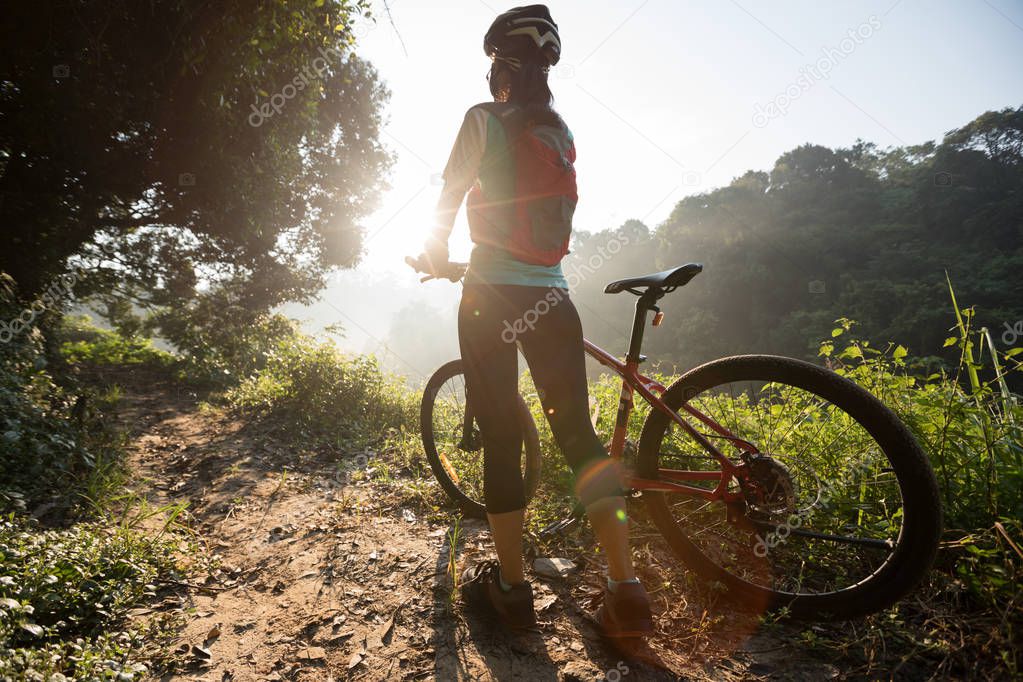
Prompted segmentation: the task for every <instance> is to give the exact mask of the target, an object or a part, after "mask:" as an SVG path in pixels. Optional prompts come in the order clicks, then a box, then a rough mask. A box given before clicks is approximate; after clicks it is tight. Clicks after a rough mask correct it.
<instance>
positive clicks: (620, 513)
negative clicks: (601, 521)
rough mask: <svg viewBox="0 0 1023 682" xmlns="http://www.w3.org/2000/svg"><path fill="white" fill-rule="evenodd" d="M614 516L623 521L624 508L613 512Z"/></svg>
mask: <svg viewBox="0 0 1023 682" xmlns="http://www.w3.org/2000/svg"><path fill="white" fill-rule="evenodd" d="M615 516H617V517H618V520H619V521H621V522H622V523H625V510H624V509H619V510H618V511H617V512H615Z"/></svg>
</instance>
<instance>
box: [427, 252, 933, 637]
mask: <svg viewBox="0 0 1023 682" xmlns="http://www.w3.org/2000/svg"><path fill="white" fill-rule="evenodd" d="M407 260H409V262H410V264H411V265H413V266H414V267H417V266H418V263H417V262H416V261H414V260H411V259H407ZM702 269H703V268H702V266H701V265H700V264H696V263H689V264H686V265H682V266H679V267H675V268H672V269H669V270H665V271H663V272H658V273H653V274H648V275H643V276H640V277H632V278H628V279H622V280H618V281H615V282H612V283H610V284H608V285H607V287H606V288H605V289H604V291H605V293H607V294H620V293H630V294H633V295H635V296H636V297H637V300H636V306H635V316H634V318H633V321H632V335H631V338H630V341H629V348H628V352H627V354H626V355H625V359H624V361H623V360H619V359H618V358H616V357H615V356H613V355H611V354H610V353H608V352H607V351H604V350H603V349H601V348H599V347H597V346H596V345H594V344H593V343H590V342H589V341H584V345H585V350H586V353H587V354H588V355H589V356H590V357H592V358H593V359H594V360H596V361H597V362H599V363H600V364H601V365H603V366H604V367H606V368H607V369H608V370H610V371H612V372H614V373H615V374H617V375H619V376H620V377H621V378H622V387H621V393H620V397H619V402H618V410H617V414H616V416H615V422H614V429H613V435H612V437H611V441H610V447H609V451H610V455H611V456H612V457H614V458H615V459H617V460H623V456H624V455H625V454H626V453H627V451H629V450H630V449H634V450H635V453H634V456H631V457H628V458H625V461H623V465H624V469H625V471H626V472H627V473H626V490H627V491H628V495H629V496H630V497H638V498H641V499H642V501H643V502H644V503H645V506H646V509H647V511H648V514H649V517H650V519H651V520H652V522H653V524H654V525H655V526H656V528H657V530H658V531H659V532H660V534H661V535H662V536H663V537H664V539H665V541H666V542H667V544H668V545H669V546H670V547H671V549H672V550H673V551H674V553H675V554H676V555H677V556H678V557H679V558H680V559H681V560H682V561H683V562H684V563H685V564H686V565H687V566H688V567H689V568H690V569H691V570H692V571H693V572H694V573H695V574H696V575H697V576H698V577H700V578H701V579H703V580H705V581H709V582H712V583H717V584H718V585H720V586H722V587H723V588H725V590H726V591H727V592H728V594H729V595H731V596H733V597H735V598H736V599H737V600H738V601H739V602H740V603H741V604H743V605H745V606H746V607H748V608H751V609H756V610H759V611H760V612H763V611H768V610H777V609H781V608H786V609H788V613H789V615H790V616H792V617H795V618H801V619H813V620H824V619H836V618H853V617H858V616H862V615H866V614H868V613H872V612H875V611H878V610H880V609H883V608H885V607H887V606H890V605H892V604H894V603H895V602H896V601H898V600H899V599H901V598H902V597H903V596H905V595H906V594H907V593H908V592H909V591H910V590H912V589H913V587H914V586H915V585H917V584H918V583H919V582H920V581H921V580H922V579H923V577H924V575H925V574H926V573H927V571H928V569H929V568H930V566H931V563H932V562H933V560H934V557H935V554H936V552H937V547H938V542H939V537H940V534H941V503H940V501H939V495H938V485H937V480H936V478H935V476H934V472H933V470H932V468H931V466H930V463H929V462H928V459H927V456H926V455H925V454H924V452H923V450H922V449H921V448H920V446H919V444H918V443H917V442H916V440H915V438H914V437H913V435H912V434H911V433H910V431H909V429H908V428H907V427H906V426H905V424H903V423H902V422H901V421H900V420H899V419H898V417H896V415H895V414H894V413H893V412H892V411H891V410H890V409H888V408H887V407H886V406H885V405H883V404H882V403H881V402H880V401H879V400H878V399H877V398H875V397H874V396H873V395H872V394H870V393H869V392H868V391H866V390H865V389H863V388H862V387H860V386H859V385H857V384H855V383H853V382H852V381H850V380H849V379H847V378H845V377H843V376H840V375H839V374H836V373H835V372H833V371H830V370H828V369H825V368H823V367H819V366H817V365H814V364H811V363H808V362H804V361H802V360H796V359H792V358H785V357H778V356H772V355H740V356H734V357H726V358H722V359H720V360H714V361H712V362H708V363H706V364H703V365H700V366H698V367H695V368H693V369H691V370H688V371H686V372H684V373H683V374H682V375H681V376H680V377H679V378H678V379H676V380H675V381H674V382H673V383H671V385H670V386H664V385H663V384H661V383H660V382H658V381H657V380H655V379H652V378H650V377H647V376H645V375H643V374H641V373H640V371H639V367H640V365H641V363H643V362H644V361H645V360H646V357H645V356H644V355H642V354H641V353H640V350H641V346H642V343H643V334H644V330H645V327H646V325H647V320H648V319H649V316H650V314H651V313H653V314H654V316H653V320H652V323H653V325H654V326H657V325H659V324H660V323H661V320H662V319H663V313H662V312H661V311H660V309H659V308H658V306H657V302H658V301H659V300H660V299H661V298H662V297H664V296H665V295H667V294H669V293H671V292H673V291H675V290H676V289H678V288H680V287H682V286H684V285H685V284H687V283H688V282H689V281H690V280H691V279H692V278H693V277H695V276H696V275H698V274H699V273H700V272H701V271H702ZM464 272H465V266H464V264H451V269H450V271H447V272H446V273H442V274H441V275H440V276H442V277H445V278H447V279H450V280H451V281H458V280H460V279H461V277H462V275H463V274H464ZM433 277H435V276H434V275H431V276H428V277H425V278H423V281H426V280H427V279H431V278H433ZM464 376H465V375H464V370H463V367H462V364H461V361H460V360H454V361H452V362H449V363H447V364H445V365H444V366H442V367H441V368H440V369H438V370H437V372H436V373H435V374H434V375H433V376H432V377H431V378H430V380H429V381H428V382H427V384H426V388H425V391H424V394H423V402H422V408H421V427H422V438H423V447H424V449H425V451H426V456H427V459H428V460H429V462H430V467H431V468H432V469H433V472H434V474H435V475H436V477H437V480H438V481H439V483H440V485H441V486H442V487H443V489H444V490H445V492H446V493H447V494H448V495H449V496H450V497H451V499H452V500H453V501H454V502H455V503H456V504H457V505H458V506H459V507H460V508H461V509H462V511H463V513H465V514H467V515H471V516H483V514H484V508H483V503H482V502H483V450H482V441H481V439H480V432H479V427H478V424H476V422H475V420H474V418H473V410H472V395H471V393H470V392H468V391H467V390H466V388H467V387H466V384H465V378H464ZM637 395H638V396H639V397H640V398H641V399H642V400H644V401H646V402H647V403H648V404H649V405H650V411H649V412H648V414H647V416H646V419H645V421H644V423H643V426H642V430H641V434H640V437H639V443H638V446H636V447H634V448H630V447H629V446H630V445H631V444H630V443H628V442H627V433H628V426H629V419H630V416H631V415H632V412H633V409H634V407H635V398H636V396H637ZM515 418H517V419H519V420H520V421H521V422H522V425H523V427H524V428H523V431H524V434H525V440H524V448H523V459H522V467H523V477H524V480H525V482H526V490H527V494H528V495H529V496H532V495H533V493H534V492H535V490H536V487H537V483H538V481H539V479H540V468H541V458H540V442H539V436H538V435H537V434H538V432H537V428H536V424H535V423H534V421H533V418H532V416H531V414H530V411H529V409H528V408H527V407H526V404H525V401H524V400H523V399H522V398H521V396H520V400H519V409H518V414H516V415H515Z"/></svg>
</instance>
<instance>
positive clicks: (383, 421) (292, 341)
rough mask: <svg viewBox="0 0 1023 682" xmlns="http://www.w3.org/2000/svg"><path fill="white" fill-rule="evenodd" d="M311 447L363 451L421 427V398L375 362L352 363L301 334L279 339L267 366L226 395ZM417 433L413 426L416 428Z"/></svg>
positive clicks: (360, 359)
mask: <svg viewBox="0 0 1023 682" xmlns="http://www.w3.org/2000/svg"><path fill="white" fill-rule="evenodd" d="M227 399H228V401H229V402H230V403H231V404H233V405H234V406H235V407H237V408H241V409H246V410H253V411H255V412H256V413H258V414H260V415H262V416H265V417H268V418H271V419H273V420H274V421H275V422H276V423H278V424H281V425H282V428H284V429H286V430H287V431H288V432H289V433H293V434H294V435H295V436H297V437H300V438H302V439H303V440H304V441H305V442H307V443H315V442H320V443H326V444H330V445H334V446H340V447H348V446H362V445H366V444H369V443H370V442H373V441H376V440H379V438H380V437H381V436H382V435H383V434H384V433H385V432H386V431H387V430H388V429H399V428H401V427H403V426H412V425H414V424H416V421H415V413H416V405H417V397H416V396H413V395H412V394H411V393H410V391H409V390H408V388H407V387H406V386H405V385H404V384H403V383H402V382H401V381H400V380H399V379H398V378H396V377H391V376H389V375H387V374H385V373H383V372H382V371H381V369H380V367H379V365H378V364H377V361H376V359H374V358H373V357H372V356H354V357H348V356H345V355H343V354H341V353H340V352H339V351H338V350H337V348H336V347H335V346H334V344H333V343H330V342H321V341H317V340H315V339H313V338H311V337H309V336H305V335H302V334H298V333H293V334H291V335H287V336H284V337H282V338H279V339H278V341H277V343H276V345H275V346H274V347H273V348H272V349H270V350H269V351H268V352H267V354H266V364H265V366H264V367H263V368H262V369H261V370H259V371H258V372H255V373H254V374H253V375H251V376H249V377H247V378H245V379H244V380H242V382H241V383H240V384H239V385H238V386H237V387H236V388H234V389H231V390H230V391H228V393H227ZM413 428H414V426H413Z"/></svg>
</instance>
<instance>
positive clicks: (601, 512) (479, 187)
mask: <svg viewBox="0 0 1023 682" xmlns="http://www.w3.org/2000/svg"><path fill="white" fill-rule="evenodd" d="M484 50H485V52H486V54H487V56H489V57H490V58H491V60H492V63H491V68H490V72H489V74H488V81H489V83H490V93H491V95H493V99H494V102H491V103H486V104H479V105H476V106H473V107H471V108H470V109H469V111H468V112H467V113H466V115H465V119H464V121H463V123H462V127H461V129H460V130H459V132H458V137H457V139H456V140H455V144H454V148H453V150H452V152H451V155H450V158H449V160H448V163H447V166H446V167H445V170H444V174H443V178H444V189H443V191H442V193H441V197H440V200H439V202H438V205H437V211H436V224H435V228H434V229H433V231H432V232H431V234H430V237H429V238H428V239H427V242H426V246H425V252H424V254H423V256H421V257H420V262H421V263H422V264H423V265H424V266H425V267H426V268H427V269H428V270H430V271H431V272H433V273H435V274H438V275H443V274H444V273H445V272H447V271H449V268H448V267H447V266H448V248H447V242H448V236H449V235H450V233H451V229H452V227H453V225H454V221H455V214H456V213H457V211H458V208H459V206H460V205H461V203H462V200H463V198H465V196H466V193H467V192H469V199H468V202H467V213H468V218H469V225H470V232H471V237H472V240H473V242H474V247H473V251H472V255H471V257H470V262H469V267H468V270H467V272H466V274H465V280H464V289H463V294H462V300H461V304H460V306H459V311H458V337H459V345H460V348H461V353H462V360H463V362H464V366H465V374H466V386H467V391H468V395H469V396H470V400H471V402H472V406H473V412H474V414H475V416H476V418H477V420H478V422H479V426H480V432H481V435H482V439H483V456H484V485H483V490H484V501H485V504H486V509H487V518H488V520H489V522H490V528H491V533H492V535H493V538H494V545H495V549H496V551H497V556H498V561H496V562H495V561H483V562H480V563H478V564H476V565H475V566H472V567H470V568H469V569H467V570H466V572H465V573H464V575H463V577H462V599H463V601H464V602H465V603H466V605H467V606H469V607H470V608H477V609H481V610H485V611H489V612H491V613H496V614H497V615H498V616H499V618H500V620H501V621H502V622H503V623H504V624H505V625H507V626H509V627H512V628H528V627H531V626H533V625H535V623H536V615H535V613H534V611H533V593H532V588H531V586H530V584H529V583H528V582H526V579H525V576H524V574H523V565H522V525H523V516H524V507H525V502H526V500H525V494H524V489H523V481H522V475H521V471H520V458H521V452H522V441H523V434H522V430H521V425H520V424H519V422H518V420H517V419H515V418H514V417H513V416H514V415H515V414H516V400H517V397H516V396H517V391H518V352H517V348H518V347H519V346H521V349H522V353H523V355H524V356H525V358H526V362H527V363H528V365H529V369H530V371H531V373H532V377H533V381H534V382H535V384H536V388H537V391H538V394H539V395H540V399H541V404H542V405H543V409H544V413H545V414H546V415H547V419H548V421H549V422H550V426H551V430H552V431H553V433H554V437H555V439H556V441H557V443H558V445H559V447H560V448H561V450H562V452H563V453H564V455H565V457H566V459H567V461H568V463H569V465H570V466H571V468H572V471H573V473H574V477H575V491H576V494H577V495H578V497H579V498H580V501H581V502H582V504H583V505H584V507H585V509H586V514H587V516H588V518H589V520H590V523H591V525H592V527H593V529H594V532H595V534H596V536H597V539H598V540H599V542H600V545H601V547H602V548H603V549H604V553H605V555H606V557H607V564H608V577H607V589H606V590H605V592H604V599H603V603H602V605H601V606H600V608H599V610H598V612H597V614H596V617H597V620H598V622H599V623H600V625H601V627H602V628H603V630H604V632H605V634H607V635H609V636H619V637H621V636H642V635H646V634H649V633H650V632H652V630H653V622H652V618H651V615H650V606H649V600H648V598H647V594H646V591H645V590H644V589H643V586H642V585H641V584H640V582H639V581H638V580H637V579H636V574H635V571H634V569H633V565H632V559H631V552H630V549H629V540H628V523H627V518H626V505H625V499H624V497H623V494H622V478H621V472H620V471H619V470H618V469H617V468H616V465H615V464H614V462H613V460H612V459H611V458H610V457H609V455H608V454H607V451H606V450H605V449H604V447H603V445H602V444H601V441H600V439H599V438H598V437H597V435H596V433H595V432H594V430H593V426H592V425H591V423H590V418H589V404H588V395H587V382H586V371H585V360H584V353H583V335H582V327H581V325H580V322H579V316H578V314H577V313H576V310H575V307H574V306H573V305H572V303H571V301H570V300H569V298H568V295H567V289H568V284H567V282H566V280H565V277H564V275H563V273H562V270H561V265H560V259H561V257H562V256H563V255H564V253H565V252H567V241H568V232H569V231H570V229H571V214H572V211H574V208H575V182H574V178H575V175H574V170H573V169H572V167H571V162H572V161H574V159H575V148H574V145H573V143H572V135H571V132H570V131H569V130H568V127H567V126H566V125H565V122H564V121H563V120H562V119H561V117H560V116H559V115H558V114H557V113H556V112H555V111H554V110H553V108H552V99H553V97H552V95H551V91H550V88H549V87H548V84H547V74H548V70H549V68H550V67H551V66H553V65H554V64H556V63H557V62H558V59H559V57H560V53H561V42H560V38H559V35H558V28H557V25H556V24H555V23H554V21H553V20H552V19H551V15H550V12H549V11H548V9H547V7H545V6H544V5H530V6H528V7H516V8H514V9H512V10H510V11H508V12H506V13H504V14H502V15H500V16H499V17H498V18H497V19H496V20H495V21H494V23H493V25H492V26H491V27H490V30H489V31H488V32H487V34H486V36H485V38H484ZM527 135H528V136H530V137H529V139H530V140H532V141H533V143H534V144H533V146H530V145H529V144H523V143H522V142H523V140H525V139H526V137H525V136H527ZM538 139H539V140H542V142H541V143H539V144H540V145H546V147H543V146H537V143H536V140H538ZM535 149H541V151H546V152H549V153H551V154H553V156H552V157H551V158H554V159H558V160H559V161H557V162H555V163H553V164H548V166H542V165H541V166H539V167H538V168H540V170H539V171H537V172H534V171H532V170H529V169H525V170H524V168H525V167H524V166H523V165H522V164H527V163H532V164H534V166H535V165H536V163H537V159H535V158H527V155H528V154H531V153H532V151H530V150H535ZM542 162H543V161H542V160H541V163H542ZM552 165H553V166H558V168H555V169H554V175H551V176H550V178H552V180H550V182H551V187H552V188H554V189H552V190H550V191H544V188H543V187H540V188H538V187H536V186H535V185H536V183H537V178H542V177H545V175H544V174H545V172H547V171H548V170H550V168H549V167H550V166H552ZM527 171H528V172H527ZM555 179H556V183H560V185H559V187H560V188H558V187H555ZM540 182H541V183H542V182H546V181H543V180H541V181H540ZM566 183H567V184H566ZM566 187H567V189H566ZM470 190H471V191H470ZM538 195H545V198H540V199H538V198H537V197H538ZM545 202H546V203H545ZM552 211H553V213H552ZM551 216H553V218H551ZM523 225H525V231H523ZM545 230H547V231H548V232H545ZM552 254H553V257H552ZM529 311H533V312H532V313H531V314H529V315H527V313H528V312H529ZM522 320H526V321H527V322H529V324H528V325H526V324H523V323H522ZM509 330H514V332H515V333H514V334H512V333H510V331H509Z"/></svg>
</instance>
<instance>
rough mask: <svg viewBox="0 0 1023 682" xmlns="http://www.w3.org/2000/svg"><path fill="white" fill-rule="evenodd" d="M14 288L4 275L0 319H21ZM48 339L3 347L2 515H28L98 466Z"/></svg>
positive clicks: (20, 339) (17, 339)
mask: <svg viewBox="0 0 1023 682" xmlns="http://www.w3.org/2000/svg"><path fill="white" fill-rule="evenodd" d="M18 309H19V305H18V302H17V299H16V297H15V294H14V288H13V286H12V284H11V282H10V280H9V278H6V276H5V275H3V273H0V316H2V318H3V319H4V320H7V319H12V318H13V317H15V316H16V315H17V311H18ZM46 341H47V340H46V336H45V335H44V333H43V331H41V329H40V328H39V327H29V328H27V329H25V330H23V331H21V333H19V334H16V335H13V336H12V338H10V339H9V340H8V341H7V342H6V343H0V511H2V510H4V509H10V508H18V509H24V508H25V507H27V506H29V505H34V504H35V503H37V502H38V501H40V500H41V499H42V498H43V497H44V496H45V495H46V494H47V493H48V492H50V491H52V490H54V489H57V488H62V487H63V486H64V484H65V483H66V482H67V481H69V480H72V479H74V478H76V477H80V476H82V475H84V474H87V472H88V471H89V470H91V469H92V468H93V466H94V464H95V457H94V455H93V452H92V450H91V449H90V448H89V447H88V446H87V445H86V443H85V439H84V437H83V436H84V434H83V430H82V428H80V425H78V424H76V423H75V422H74V421H73V420H72V419H71V412H72V410H73V403H74V397H73V396H72V395H70V394H69V393H68V392H67V391H66V390H64V389H63V388H62V387H60V386H59V385H58V384H57V383H56V382H55V381H54V379H53V376H52V375H51V373H50V371H49V367H50V365H51V358H50V357H49V356H48V354H47V342H46Z"/></svg>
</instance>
